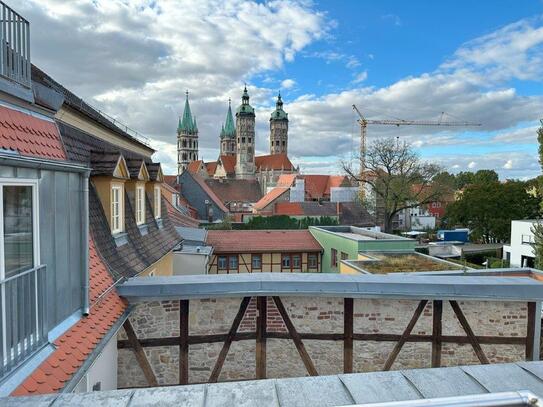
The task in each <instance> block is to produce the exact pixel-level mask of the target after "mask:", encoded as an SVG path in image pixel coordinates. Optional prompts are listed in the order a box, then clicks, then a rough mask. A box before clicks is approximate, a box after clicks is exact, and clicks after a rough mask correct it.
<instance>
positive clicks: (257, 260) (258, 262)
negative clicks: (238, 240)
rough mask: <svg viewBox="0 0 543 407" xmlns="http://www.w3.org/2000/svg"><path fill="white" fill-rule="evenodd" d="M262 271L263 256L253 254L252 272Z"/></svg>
mask: <svg viewBox="0 0 543 407" xmlns="http://www.w3.org/2000/svg"><path fill="white" fill-rule="evenodd" d="M261 269H262V255H260V254H253V255H252V256H251V270H261Z"/></svg>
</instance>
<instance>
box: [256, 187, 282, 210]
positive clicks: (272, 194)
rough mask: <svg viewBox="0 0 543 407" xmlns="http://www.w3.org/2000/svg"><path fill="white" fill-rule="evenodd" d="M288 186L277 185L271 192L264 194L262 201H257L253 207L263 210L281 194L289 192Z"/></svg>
mask: <svg viewBox="0 0 543 407" xmlns="http://www.w3.org/2000/svg"><path fill="white" fill-rule="evenodd" d="M288 190H289V189H288V188H281V187H276V188H274V189H272V190H271V191H270V192H268V193H267V194H266V195H264V196H263V197H262V198H261V199H260V201H258V202H257V203H255V204H254V205H253V208H254V209H256V210H262V209H264V208H265V207H266V206H268V205H269V204H271V203H272V202H273V201H275V200H276V199H277V198H279V197H280V196H281V195H283V194H284V193H285V192H288Z"/></svg>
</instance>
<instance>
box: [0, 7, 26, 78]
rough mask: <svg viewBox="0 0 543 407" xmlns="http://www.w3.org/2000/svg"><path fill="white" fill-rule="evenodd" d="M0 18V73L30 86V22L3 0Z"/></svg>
mask: <svg viewBox="0 0 543 407" xmlns="http://www.w3.org/2000/svg"><path fill="white" fill-rule="evenodd" d="M0 18H1V23H2V24H1V27H0V75H2V76H4V77H7V78H9V79H11V80H13V81H15V82H17V83H19V84H21V85H23V86H25V87H27V88H30V86H31V79H30V78H31V77H30V70H31V69H30V68H31V66H30V24H29V22H28V21H27V20H25V19H24V18H23V17H22V16H20V15H19V14H17V13H16V12H15V11H13V10H12V9H11V8H10V7H9V6H7V5H6V4H5V3H4V2H2V1H0Z"/></svg>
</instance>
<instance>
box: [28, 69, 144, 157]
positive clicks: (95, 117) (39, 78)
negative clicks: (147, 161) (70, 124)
mask: <svg viewBox="0 0 543 407" xmlns="http://www.w3.org/2000/svg"><path fill="white" fill-rule="evenodd" d="M32 81H33V82H36V83H39V84H41V85H43V86H45V87H47V88H50V89H53V90H54V91H56V92H58V93H60V94H62V95H63V96H64V103H65V104H66V105H68V106H69V107H70V108H72V109H74V110H77V111H78V112H79V113H81V114H83V115H85V116H87V117H88V118H89V119H91V120H92V121H95V122H97V123H98V124H100V125H102V126H103V127H105V128H107V129H109V130H111V131H113V132H114V133H116V134H117V135H119V136H122V137H123V138H125V139H128V140H130V142H132V143H135V144H137V145H138V146H139V147H142V148H144V149H146V150H148V151H149V152H150V153H153V152H154V151H155V150H153V149H152V148H151V147H149V146H148V145H147V144H145V143H142V142H141V141H139V140H138V139H137V138H135V137H133V136H131V135H130V134H128V133H127V132H126V131H124V130H121V129H120V128H119V127H117V126H116V125H115V124H113V122H112V121H111V120H109V119H108V118H106V117H105V116H104V115H103V114H101V113H100V112H99V111H98V110H96V109H94V108H93V107H92V106H90V105H89V104H87V103H86V102H85V101H84V100H83V99H81V98H80V97H78V96H76V95H75V94H74V93H72V92H71V91H69V90H68V89H66V88H65V87H64V86H62V85H61V84H60V83H58V82H57V81H55V80H54V79H53V78H51V77H50V76H49V75H47V74H46V73H45V72H43V71H42V70H41V69H39V68H38V67H36V66H35V65H32Z"/></svg>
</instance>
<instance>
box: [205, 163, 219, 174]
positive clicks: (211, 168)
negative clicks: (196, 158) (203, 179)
mask: <svg viewBox="0 0 543 407" xmlns="http://www.w3.org/2000/svg"><path fill="white" fill-rule="evenodd" d="M204 165H205V167H206V170H207V175H209V176H210V177H212V176H213V175H215V171H216V170H217V161H210V162H208V163H204Z"/></svg>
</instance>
